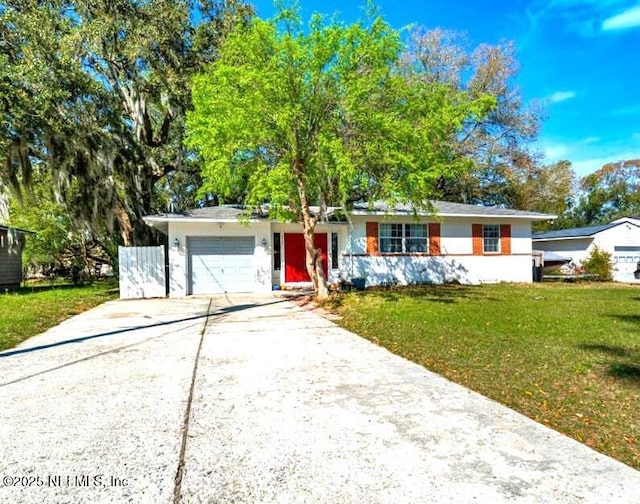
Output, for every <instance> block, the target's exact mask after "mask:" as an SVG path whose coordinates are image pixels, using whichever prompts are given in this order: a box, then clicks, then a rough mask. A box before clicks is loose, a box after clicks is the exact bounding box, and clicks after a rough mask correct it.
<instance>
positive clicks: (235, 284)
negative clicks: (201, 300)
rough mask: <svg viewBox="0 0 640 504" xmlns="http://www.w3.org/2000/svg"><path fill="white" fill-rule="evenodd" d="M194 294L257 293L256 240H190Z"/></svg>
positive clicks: (189, 248) (191, 288)
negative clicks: (255, 271)
mask: <svg viewBox="0 0 640 504" xmlns="http://www.w3.org/2000/svg"><path fill="white" fill-rule="evenodd" d="M187 249H188V251H189V272H190V286H189V287H190V288H189V293H190V294H218V293H222V292H251V291H254V290H255V288H256V287H255V278H254V277H255V275H254V267H253V253H254V249H255V237H253V236H241V237H235V236H217V237H206V238H205V237H191V238H187Z"/></svg>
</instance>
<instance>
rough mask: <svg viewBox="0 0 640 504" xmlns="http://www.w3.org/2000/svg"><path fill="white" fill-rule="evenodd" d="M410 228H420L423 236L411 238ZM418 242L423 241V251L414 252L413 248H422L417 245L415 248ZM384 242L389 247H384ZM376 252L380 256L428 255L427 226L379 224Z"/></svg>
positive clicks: (418, 224) (416, 224) (393, 223)
mask: <svg viewBox="0 0 640 504" xmlns="http://www.w3.org/2000/svg"><path fill="white" fill-rule="evenodd" d="M411 226H420V227H421V228H422V229H423V235H424V236H411V231H412V227H411ZM418 240H420V241H422V240H423V241H424V250H415V248H422V247H420V246H419V244H418V246H417V247H416V246H415V244H416V242H418ZM386 241H389V245H391V246H385V245H386V243H385V242H386ZM418 243H419V242H418ZM412 244H413V246H412ZM410 249H414V250H410ZM378 250H379V252H380V253H381V254H428V253H429V226H428V225H427V224H420V223H401V222H392V223H387V222H385V223H381V224H380V227H379V229H378Z"/></svg>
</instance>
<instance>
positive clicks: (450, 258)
mask: <svg viewBox="0 0 640 504" xmlns="http://www.w3.org/2000/svg"><path fill="white" fill-rule="evenodd" d="M366 222H388V223H415V222H416V220H415V219H414V218H412V217H409V216H403V217H384V216H377V215H371V216H354V217H353V231H352V234H351V239H350V240H349V242H348V243H347V248H346V250H345V258H344V263H345V266H346V269H345V268H342V269H343V276H346V277H348V278H354V277H358V276H361V275H365V276H366V277H367V285H380V284H385V283H397V284H400V285H408V284H415V283H446V282H452V281H458V282H461V283H466V284H478V283H496V282H531V281H532V280H533V278H532V276H533V275H532V256H531V249H532V247H531V222H530V221H528V220H527V221H523V220H518V219H508V218H505V219H497V218H472V217H469V218H467V217H465V218H453V217H450V218H448V219H445V220H443V221H441V222H440V237H441V238H440V251H441V255H440V256H409V255H407V256H398V255H393V256H384V255H379V256H368V255H366ZM420 222H421V223H428V222H437V221H436V220H435V219H426V220H421V221H420ZM472 224H510V225H511V254H510V255H482V256H479V255H477V256H476V255H473V240H472V234H471V226H472Z"/></svg>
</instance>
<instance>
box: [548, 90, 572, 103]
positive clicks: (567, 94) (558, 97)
mask: <svg viewBox="0 0 640 504" xmlns="http://www.w3.org/2000/svg"><path fill="white" fill-rule="evenodd" d="M575 96H576V92H575V91H556V92H555V93H553V94H552V95H549V96H547V98H546V101H548V102H550V103H560V102H563V101H566V100H570V99H571V98H574V97H575Z"/></svg>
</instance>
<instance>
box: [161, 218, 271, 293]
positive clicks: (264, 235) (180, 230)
mask: <svg viewBox="0 0 640 504" xmlns="http://www.w3.org/2000/svg"><path fill="white" fill-rule="evenodd" d="M190 236H200V237H205V236H255V240H256V247H255V251H254V255H253V264H254V268H255V292H268V291H271V248H270V247H271V223H270V222H268V221H265V222H254V223H251V224H250V225H249V226H248V227H247V226H244V225H242V224H240V223H239V222H216V223H211V222H169V233H168V240H169V241H168V243H169V278H170V281H169V297H184V296H186V295H187V294H188V288H189V264H188V254H187V237H190ZM176 238H177V239H178V241H179V245H178V247H176V246H175V245H174V242H175V239H176ZM263 239H265V240H266V241H267V246H266V247H263V246H262V245H261V243H262V240H263Z"/></svg>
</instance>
